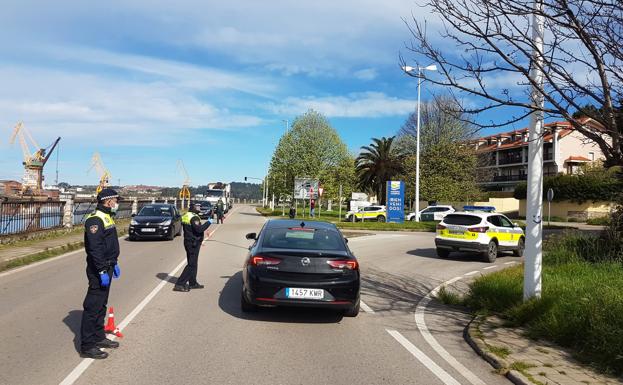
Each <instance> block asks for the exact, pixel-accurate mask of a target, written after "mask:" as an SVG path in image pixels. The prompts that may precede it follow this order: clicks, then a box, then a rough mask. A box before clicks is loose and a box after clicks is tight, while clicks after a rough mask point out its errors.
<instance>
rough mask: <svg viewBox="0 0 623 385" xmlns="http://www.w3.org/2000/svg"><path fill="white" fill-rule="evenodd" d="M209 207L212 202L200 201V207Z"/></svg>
mask: <svg viewBox="0 0 623 385" xmlns="http://www.w3.org/2000/svg"><path fill="white" fill-rule="evenodd" d="M210 207H212V203H210V202H201V208H202V209H209V208H210Z"/></svg>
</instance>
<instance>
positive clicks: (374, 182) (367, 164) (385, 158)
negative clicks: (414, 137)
mask: <svg viewBox="0 0 623 385" xmlns="http://www.w3.org/2000/svg"><path fill="white" fill-rule="evenodd" d="M394 139H395V136H392V137H389V138H385V137H382V138H381V139H378V138H372V144H371V145H369V146H363V147H361V149H362V152H361V153H360V154H359V156H358V157H357V160H356V165H357V175H358V177H359V187H361V188H362V189H364V190H367V191H373V192H375V193H376V196H377V197H378V198H379V201H380V202H381V204H385V200H386V196H385V195H386V191H385V182H387V181H390V180H392V178H394V177H395V176H397V175H399V174H400V173H401V172H402V156H401V155H400V154H399V153H398V152H397V151H396V150H395V149H394V148H392V143H393V142H394Z"/></svg>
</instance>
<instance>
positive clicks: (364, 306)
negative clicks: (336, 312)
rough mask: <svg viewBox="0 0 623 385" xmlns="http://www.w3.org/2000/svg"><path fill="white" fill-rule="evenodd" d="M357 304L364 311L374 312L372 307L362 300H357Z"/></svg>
mask: <svg viewBox="0 0 623 385" xmlns="http://www.w3.org/2000/svg"><path fill="white" fill-rule="evenodd" d="M359 306H361V309H363V311H365V312H366V313H370V314H374V310H372V308H371V307H370V306H368V305H367V304H366V303H365V302H363V301H362V300H359Z"/></svg>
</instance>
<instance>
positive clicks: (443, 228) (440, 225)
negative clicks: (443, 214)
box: [437, 223, 446, 230]
mask: <svg viewBox="0 0 623 385" xmlns="http://www.w3.org/2000/svg"><path fill="white" fill-rule="evenodd" d="M445 229H446V226H444V225H442V224H441V223H438V224H437V230H445Z"/></svg>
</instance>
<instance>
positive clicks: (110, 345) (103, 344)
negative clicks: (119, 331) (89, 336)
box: [95, 338, 119, 349]
mask: <svg viewBox="0 0 623 385" xmlns="http://www.w3.org/2000/svg"><path fill="white" fill-rule="evenodd" d="M95 346H96V347H98V348H107V349H117V348H118V347H119V342H117V341H111V340H109V339H108V338H104V339H103V340H101V341H99V342H97V343H96V344H95Z"/></svg>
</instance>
